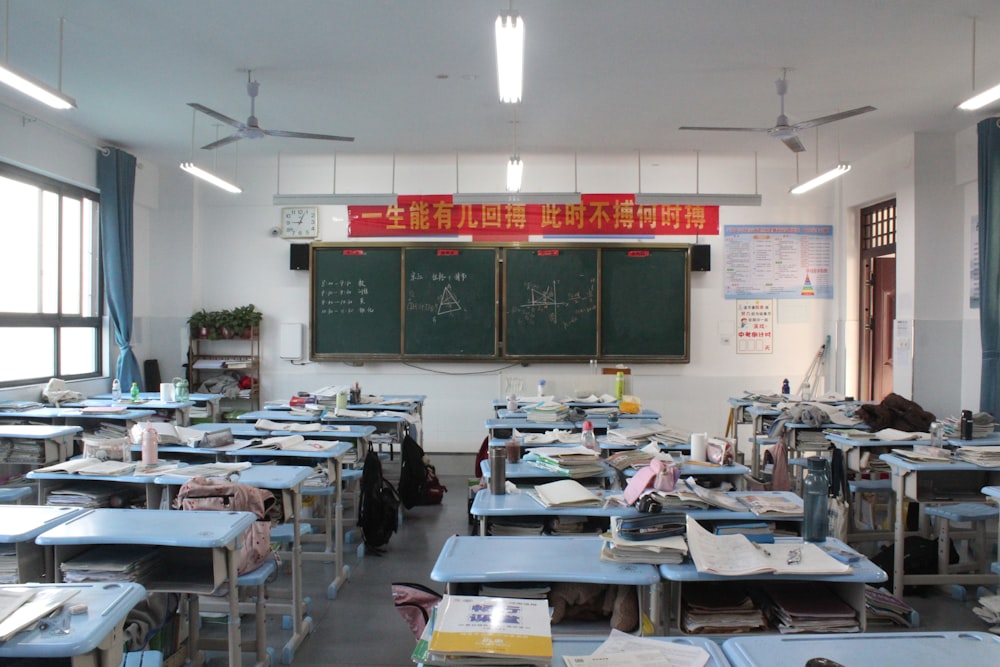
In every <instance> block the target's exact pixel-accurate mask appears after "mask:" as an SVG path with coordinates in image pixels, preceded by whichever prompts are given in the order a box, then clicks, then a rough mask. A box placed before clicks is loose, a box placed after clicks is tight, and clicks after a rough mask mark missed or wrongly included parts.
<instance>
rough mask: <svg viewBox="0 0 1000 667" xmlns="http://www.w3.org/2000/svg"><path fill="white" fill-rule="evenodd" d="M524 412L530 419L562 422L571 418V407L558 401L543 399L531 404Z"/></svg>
mask: <svg viewBox="0 0 1000 667" xmlns="http://www.w3.org/2000/svg"><path fill="white" fill-rule="evenodd" d="M524 412H525V416H527V418H528V420H529V421H536V422H562V421H566V420H567V419H569V408H567V407H566V405H565V404H563V403H557V402H556V401H542V402H540V403H535V404H534V405H529V406H528V407H526V408H525V410H524Z"/></svg>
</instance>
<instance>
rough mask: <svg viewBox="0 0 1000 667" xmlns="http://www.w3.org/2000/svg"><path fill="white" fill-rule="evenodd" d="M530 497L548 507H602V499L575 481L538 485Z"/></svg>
mask: <svg viewBox="0 0 1000 667" xmlns="http://www.w3.org/2000/svg"><path fill="white" fill-rule="evenodd" d="M528 495H529V496H531V497H532V498H534V499H535V500H537V501H538V502H540V503H541V504H542V505H545V506H546V507H600V506H601V499H600V498H599V497H598V496H597V495H596V494H594V492H593V491H591V490H590V489H588V488H587V487H585V486H584V485H583V484H580V482H578V481H576V480H575V479H560V480H558V481H555V482H549V483H548V484H538V485H536V486H535V490H534V491H533V492H532V491H529V492H528Z"/></svg>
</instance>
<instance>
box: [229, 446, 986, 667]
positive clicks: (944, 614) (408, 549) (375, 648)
mask: <svg viewBox="0 0 1000 667" xmlns="http://www.w3.org/2000/svg"><path fill="white" fill-rule="evenodd" d="M431 458H432V462H433V463H434V464H435V466H436V467H437V470H438V474H439V476H440V477H441V480H442V482H443V483H444V484H445V485H446V486H447V487H448V493H447V494H446V495H445V500H444V503H443V504H442V505H441V506H430V507H415V508H413V509H411V510H407V511H405V516H404V520H403V524H402V526H401V527H400V530H399V532H398V533H397V534H395V535H393V537H392V539H391V540H390V542H389V544H388V547H387V549H386V551H385V553H384V554H383V555H381V556H372V555H367V556H365V557H364V558H360V559H359V558H358V556H357V553H356V546H357V543H356V542H355V543H352V544H349V545H348V548H347V553H346V560H347V563H348V564H349V565H350V567H351V577H350V580H349V581H348V582H347V583H346V584H345V585H344V586H343V587H342V588H341V590H340V591H339V593H338V595H337V598H336V599H334V600H328V599H327V598H326V591H327V585H328V583H329V582H330V580H332V579H333V577H334V571H333V568H332V566H330V565H326V564H324V563H320V562H306V563H305V565H304V570H305V578H304V582H305V594H306V595H307V596H308V597H309V598H310V600H311V605H310V614H311V617H312V620H313V633H312V634H311V635H310V636H309V637H308V638H307V639H306V640H305V641H304V642H303V644H302V645H301V646H300V647H299V650H298V651H297V652H296V655H295V659H294V662H293V664H294V665H297V666H299V667H318V666H320V665H322V666H324V667H328V666H331V665H337V666H340V665H343V666H358V667H361V666H389V665H392V666H394V667H399V666H405V665H412V664H413V663H412V662H411V660H410V652H411V650H412V649H413V645H414V639H413V636H412V635H411V634H410V631H409V629H408V628H407V626H406V624H405V622H404V621H403V619H402V618H401V617H400V616H399V614H398V612H397V611H396V610H395V608H394V606H393V602H392V597H391V592H390V585H391V584H392V583H393V582H397V581H403V582H416V583H421V584H424V585H426V586H429V587H430V588H432V589H434V590H437V591H441V592H443V590H444V586H443V585H442V584H440V583H437V582H433V581H431V580H430V576H429V575H430V571H431V568H432V566H433V564H434V561H435V560H436V559H437V555H438V553H439V551H440V549H441V546H442V545H443V544H444V542H445V540H446V539H447V538H448V537H449V536H451V535H455V534H469V529H470V526H469V523H468V520H467V497H468V496H467V488H468V486H467V485H468V482H469V480H470V479H471V478H472V476H473V475H472V473H473V465H474V457H473V455H471V454H470V455H446V454H436V455H432V457H431ZM384 472H385V475H386V477H388V478H389V479H390V480H391V481H393V482H396V481H397V480H398V479H399V458H398V456H397V457H396V460H395V461H393V462H391V463H390V462H388V461H387V462H385V463H384ZM347 515H348V516H349V517H352V518H353V509H351V510H348V512H347ZM286 581H287V577H286V578H284V580H283V581H279V582H278V585H285V582H286ZM975 593H976V591H975V590H969V592H968V596H967V598H968V600H967V601H965V602H962V601H957V600H955V599H953V598H952V597H950V596H949V595H948V594H946V593H945V592H942V591H940V590H937V589H926V590H925V593H924V594H923V595H919V596H909V597H907V598H906V601H907V602H908V603H910V604H911V605H912V606H913V607H915V608H916V609H917V611H918V612H919V614H920V619H921V624H920V627H919V628H917V629H918V630H922V631H932V630H936V631H944V630H975V631H986V630H987V626H986V624H985V623H983V622H982V621H981V620H980V619H979V618H978V617H976V616H975V615H974V614H973V613H972V611H971V610H972V607H973V606H975V597H976V596H975ZM249 622H251V620H250V619H245V620H244V623H249ZM899 630H905V628H899V627H895V626H890V625H886V626H882V625H878V626H871V627H869V631H875V632H891V631H899ZM288 636H289V632H288V631H287V630H283V629H282V628H281V624H280V619H278V618H272V619H270V620H269V621H268V645H269V646H272V647H274V649H275V656H274V664H278V663H279V662H280V659H281V647H282V646H283V645H284V643H285V641H286V640H287V638H288ZM211 664H212V665H213V667H215V666H216V665H223V664H225V661H224V659H223V658H220V657H218V656H215V657H213V658H212V660H211ZM244 664H245V665H252V664H253V661H252V659H251V656H250V655H249V654H247V655H245V659H244Z"/></svg>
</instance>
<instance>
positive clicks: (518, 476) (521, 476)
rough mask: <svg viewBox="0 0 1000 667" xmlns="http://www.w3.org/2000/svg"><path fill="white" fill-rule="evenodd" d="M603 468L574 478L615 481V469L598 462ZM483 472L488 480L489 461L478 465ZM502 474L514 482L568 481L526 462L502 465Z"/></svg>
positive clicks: (561, 476)
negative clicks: (586, 475) (582, 476)
mask: <svg viewBox="0 0 1000 667" xmlns="http://www.w3.org/2000/svg"><path fill="white" fill-rule="evenodd" d="M600 464H601V467H602V468H603V470H602V472H601V473H599V474H595V475H592V476H590V477H584V478H576V479H579V480H581V481H582V480H583V479H601V480H604V481H606V482H610V481H611V480H614V479H615V469H614V468H612V467H611V466H609V465H608V464H607V463H605V462H604V461H601V462H600ZM480 468H481V470H482V471H483V477H485V478H486V479H489V478H490V461H489V459H485V460H484V461H483V462H482V464H481V465H480ZM504 472H505V474H506V477H507V479H508V480H516V481H518V482H527V481H529V480H537V481H539V482H551V481H553V480H557V479H568V477H567V476H566V475H560V474H559V473H557V472H553V471H551V470H547V469H545V468H542V467H541V466H536V465H532V464H531V463H528V462H527V461H524V460H522V461H518V462H517V463H506V464H505V465H504Z"/></svg>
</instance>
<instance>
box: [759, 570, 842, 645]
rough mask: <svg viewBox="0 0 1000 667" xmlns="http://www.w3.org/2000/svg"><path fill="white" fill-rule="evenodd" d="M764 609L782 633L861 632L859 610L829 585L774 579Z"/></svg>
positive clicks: (766, 588) (766, 590) (766, 596)
mask: <svg viewBox="0 0 1000 667" xmlns="http://www.w3.org/2000/svg"><path fill="white" fill-rule="evenodd" d="M763 597H764V604H763V606H764V612H765V613H766V614H767V616H768V617H769V618H770V619H771V622H772V623H774V626H775V627H776V628H777V629H778V630H779V631H780V632H781V634H790V633H796V632H861V624H860V622H859V621H858V612H857V611H856V610H855V609H854V608H853V607H852V606H851V605H849V604H847V603H846V602H844V601H843V600H841V599H840V597H839V596H838V595H837V594H836V593H834V592H833V589H831V588H830V587H829V586H827V585H826V584H823V583H822V582H812V583H811V584H810V585H809V586H803V585H802V583H801V582H797V581H782V582H778V581H772V582H768V583H767V585H766V586H765V587H764V596H763Z"/></svg>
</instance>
